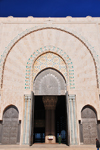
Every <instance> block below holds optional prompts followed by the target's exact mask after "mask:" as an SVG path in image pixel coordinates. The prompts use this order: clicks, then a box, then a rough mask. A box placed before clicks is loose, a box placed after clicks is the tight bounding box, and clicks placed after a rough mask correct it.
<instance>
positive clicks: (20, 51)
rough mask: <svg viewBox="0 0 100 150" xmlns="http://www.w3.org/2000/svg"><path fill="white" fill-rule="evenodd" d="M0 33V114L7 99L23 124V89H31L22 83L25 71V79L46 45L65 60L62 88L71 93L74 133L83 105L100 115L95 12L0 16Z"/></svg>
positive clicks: (99, 23)
mask: <svg viewBox="0 0 100 150" xmlns="http://www.w3.org/2000/svg"><path fill="white" fill-rule="evenodd" d="M0 35H1V36H0V55H1V60H0V69H1V70H0V78H1V86H0V87H1V88H0V94H1V100H0V106H1V107H0V120H2V114H3V110H4V109H5V108H6V107H7V106H8V105H11V104H13V105H15V106H16V107H17V108H18V110H19V120H22V126H21V128H23V116H24V114H23V113H24V95H25V94H30V93H31V90H33V88H32V86H30V88H25V87H27V86H26V85H27V82H26V80H27V79H26V76H27V75H28V76H27V77H28V78H30V85H31V84H32V83H33V81H32V68H33V67H35V66H34V62H36V61H35V60H38V59H37V58H39V56H40V55H41V56H42V55H43V56H44V53H45V52H48V51H51V52H54V53H55V55H60V56H61V58H62V59H63V60H64V62H65V64H66V67H67V76H68V82H67V90H68V93H69V94H72V95H73V94H74V95H76V117H77V119H76V123H77V135H79V126H78V120H81V110H82V108H83V107H84V106H85V105H87V104H89V105H91V106H93V107H94V108H95V109H96V111H97V119H98V120H100V105H99V103H100V102H99V93H100V77H99V76H100V75H99V72H100V68H99V65H100V63H99V61H100V47H99V43H100V18H92V17H89V16H88V17H86V18H72V17H66V18H33V17H28V18H13V17H8V18H0ZM31 58H32V59H31ZM30 60H31V61H30ZM55 64H56V61H55ZM29 67H30V68H29ZM27 68H29V69H28V71H27ZM45 68H46V67H45ZM73 70H74V71H73ZM70 77H72V78H71V79H70ZM71 87H72V88H71ZM21 131H22V130H21ZM22 138H23V137H22V136H21V139H22ZM78 139H79V137H78Z"/></svg>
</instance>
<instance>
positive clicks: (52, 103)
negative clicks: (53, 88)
mask: <svg viewBox="0 0 100 150" xmlns="http://www.w3.org/2000/svg"><path fill="white" fill-rule="evenodd" d="M43 103H44V107H45V109H55V107H56V103H57V97H56V96H43Z"/></svg>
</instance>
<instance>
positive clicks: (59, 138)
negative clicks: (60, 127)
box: [58, 134, 61, 144]
mask: <svg viewBox="0 0 100 150" xmlns="http://www.w3.org/2000/svg"><path fill="white" fill-rule="evenodd" d="M58 142H59V144H61V135H60V134H59V137H58Z"/></svg>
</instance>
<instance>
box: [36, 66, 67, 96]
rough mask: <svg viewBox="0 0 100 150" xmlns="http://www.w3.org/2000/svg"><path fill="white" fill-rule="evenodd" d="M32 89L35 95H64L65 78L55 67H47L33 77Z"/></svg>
mask: <svg viewBox="0 0 100 150" xmlns="http://www.w3.org/2000/svg"><path fill="white" fill-rule="evenodd" d="M33 91H34V94H35V95H65V93H66V80H65V78H64V76H63V75H62V74H61V73H60V72H58V71H57V70H56V69H53V68H47V69H44V70H42V71H41V72H39V73H38V75H37V76H36V78H35V79H34V82H33Z"/></svg>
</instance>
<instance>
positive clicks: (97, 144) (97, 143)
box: [96, 138, 100, 150]
mask: <svg viewBox="0 0 100 150" xmlns="http://www.w3.org/2000/svg"><path fill="white" fill-rule="evenodd" d="M99 146H100V144H99V140H98V139H97V138H96V148H97V150H99Z"/></svg>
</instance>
